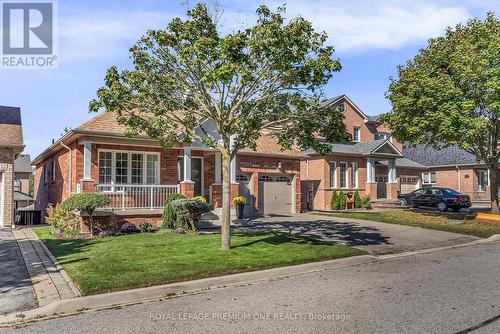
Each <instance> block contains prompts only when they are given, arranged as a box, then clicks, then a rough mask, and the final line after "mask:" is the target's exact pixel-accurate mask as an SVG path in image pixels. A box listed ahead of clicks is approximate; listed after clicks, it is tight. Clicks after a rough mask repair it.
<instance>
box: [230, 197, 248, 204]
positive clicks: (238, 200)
mask: <svg viewBox="0 0 500 334" xmlns="http://www.w3.org/2000/svg"><path fill="white" fill-rule="evenodd" d="M246 202H247V199H246V197H245V196H236V197H235V198H233V203H234V204H235V205H240V204H245V203H246Z"/></svg>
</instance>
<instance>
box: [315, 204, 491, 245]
mask: <svg viewBox="0 0 500 334" xmlns="http://www.w3.org/2000/svg"><path fill="white" fill-rule="evenodd" d="M318 215H325V216H333V217H341V218H353V219H365V220H371V221H377V222H382V223H390V224H399V225H408V226H417V227H423V228H428V229H433V230H440V231H447V232H454V233H460V234H469V235H474V236H476V237H481V238H487V237H490V236H492V235H494V234H499V233H500V223H489V222H484V221H479V220H476V219H471V220H467V221H466V222H465V223H463V224H459V225H453V224H450V221H451V220H460V219H455V218H451V217H448V216H445V215H442V214H439V213H434V212H425V213H422V212H414V211H409V210H387V211H380V212H352V213H338V214H337V213H334V214H327V213H318ZM462 220H463V218H462Z"/></svg>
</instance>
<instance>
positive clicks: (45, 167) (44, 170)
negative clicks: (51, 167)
mask: <svg viewBox="0 0 500 334" xmlns="http://www.w3.org/2000/svg"><path fill="white" fill-rule="evenodd" d="M42 177H43V183H44V184H47V165H43V167H42Z"/></svg>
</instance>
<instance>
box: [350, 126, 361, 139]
mask: <svg viewBox="0 0 500 334" xmlns="http://www.w3.org/2000/svg"><path fill="white" fill-rule="evenodd" d="M360 140H361V128H354V131H353V132H352V141H360Z"/></svg>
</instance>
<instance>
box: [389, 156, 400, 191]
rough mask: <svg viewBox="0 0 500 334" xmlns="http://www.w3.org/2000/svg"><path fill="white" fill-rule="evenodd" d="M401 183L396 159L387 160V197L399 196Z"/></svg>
mask: <svg viewBox="0 0 500 334" xmlns="http://www.w3.org/2000/svg"><path fill="white" fill-rule="evenodd" d="M399 188H400V187H399V183H398V179H397V173H396V159H390V160H388V161H387V198H390V199H396V198H398V192H399Z"/></svg>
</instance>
